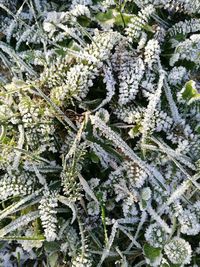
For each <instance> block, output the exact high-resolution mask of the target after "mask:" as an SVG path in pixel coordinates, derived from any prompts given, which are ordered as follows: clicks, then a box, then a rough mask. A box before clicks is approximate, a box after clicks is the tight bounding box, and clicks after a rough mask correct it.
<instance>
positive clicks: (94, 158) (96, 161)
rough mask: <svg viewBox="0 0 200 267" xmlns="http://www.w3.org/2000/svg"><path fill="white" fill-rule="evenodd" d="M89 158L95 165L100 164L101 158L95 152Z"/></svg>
mask: <svg viewBox="0 0 200 267" xmlns="http://www.w3.org/2000/svg"><path fill="white" fill-rule="evenodd" d="M89 158H90V159H91V161H92V162H93V163H99V157H98V156H97V155H96V154H95V153H94V152H91V153H89Z"/></svg>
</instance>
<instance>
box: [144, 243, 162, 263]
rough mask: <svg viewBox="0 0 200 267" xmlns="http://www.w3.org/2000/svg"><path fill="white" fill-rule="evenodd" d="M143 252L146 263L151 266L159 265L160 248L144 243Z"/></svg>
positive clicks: (160, 257)
mask: <svg viewBox="0 0 200 267" xmlns="http://www.w3.org/2000/svg"><path fill="white" fill-rule="evenodd" d="M143 253H144V255H145V257H146V261H147V263H148V264H150V265H151V266H152V264H153V266H156V264H157V266H159V264H160V261H161V259H162V249H161V248H154V247H152V246H150V245H149V244H147V243H146V244H145V245H144V247H143Z"/></svg>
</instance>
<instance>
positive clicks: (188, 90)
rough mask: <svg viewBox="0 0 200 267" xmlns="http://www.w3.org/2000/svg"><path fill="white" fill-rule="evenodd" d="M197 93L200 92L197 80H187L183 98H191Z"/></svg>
mask: <svg viewBox="0 0 200 267" xmlns="http://www.w3.org/2000/svg"><path fill="white" fill-rule="evenodd" d="M196 94H198V91H197V89H196V88H195V82H194V81H193V80H190V81H188V82H186V84H185V90H184V91H183V92H182V97H183V99H185V100H190V99H191V98H192V97H194V96H195V95H196Z"/></svg>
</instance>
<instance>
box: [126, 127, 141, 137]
mask: <svg viewBox="0 0 200 267" xmlns="http://www.w3.org/2000/svg"><path fill="white" fill-rule="evenodd" d="M140 128H141V125H139V124H137V125H135V126H134V127H133V128H132V129H131V130H130V131H129V132H128V134H129V136H130V137H131V138H134V137H135V136H137V135H138V134H139V133H140Z"/></svg>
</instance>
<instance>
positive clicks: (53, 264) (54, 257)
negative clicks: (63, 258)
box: [48, 252, 58, 267]
mask: <svg viewBox="0 0 200 267" xmlns="http://www.w3.org/2000/svg"><path fill="white" fill-rule="evenodd" d="M48 263H49V266H50V267H57V266H58V253H57V252H56V253H53V254H51V255H49V256H48Z"/></svg>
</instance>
